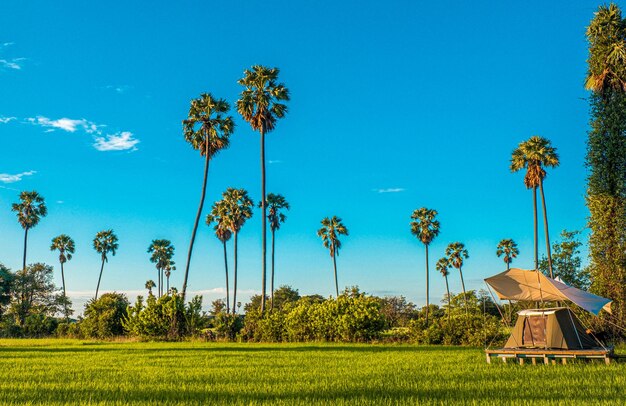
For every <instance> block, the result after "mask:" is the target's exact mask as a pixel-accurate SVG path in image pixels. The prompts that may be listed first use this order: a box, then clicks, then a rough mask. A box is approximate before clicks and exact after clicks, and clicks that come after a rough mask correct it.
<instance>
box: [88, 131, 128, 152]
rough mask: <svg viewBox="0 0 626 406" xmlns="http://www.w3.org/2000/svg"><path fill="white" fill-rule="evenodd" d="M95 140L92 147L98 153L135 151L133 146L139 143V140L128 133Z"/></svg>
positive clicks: (124, 132) (123, 132)
mask: <svg viewBox="0 0 626 406" xmlns="http://www.w3.org/2000/svg"><path fill="white" fill-rule="evenodd" d="M95 140H96V142H95V143H94V144H93V146H94V148H95V149H97V150H98V151H128V150H131V151H136V150H137V147H135V145H137V144H138V143H139V140H138V139H136V138H134V137H133V133H131V132H130V131H122V132H119V133H116V134H109V135H106V136H105V137H96V138H95Z"/></svg>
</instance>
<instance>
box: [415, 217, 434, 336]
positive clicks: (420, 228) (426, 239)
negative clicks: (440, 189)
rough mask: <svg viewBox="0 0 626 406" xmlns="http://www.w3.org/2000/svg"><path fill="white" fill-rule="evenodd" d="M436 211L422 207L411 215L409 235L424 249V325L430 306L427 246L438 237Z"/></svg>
mask: <svg viewBox="0 0 626 406" xmlns="http://www.w3.org/2000/svg"><path fill="white" fill-rule="evenodd" d="M436 216H437V210H433V209H427V208H426V207H422V208H419V209H416V210H415V211H413V214H411V219H412V221H411V234H413V235H414V236H416V237H417V238H418V239H419V240H420V241H421V242H422V244H424V247H425V248H426V325H428V308H429V306H430V296H429V283H428V282H429V281H428V279H429V278H428V271H429V268H428V246H429V245H430V243H431V242H432V241H433V239H435V237H437V236H438V235H439V227H440V224H439V220H435V217H436Z"/></svg>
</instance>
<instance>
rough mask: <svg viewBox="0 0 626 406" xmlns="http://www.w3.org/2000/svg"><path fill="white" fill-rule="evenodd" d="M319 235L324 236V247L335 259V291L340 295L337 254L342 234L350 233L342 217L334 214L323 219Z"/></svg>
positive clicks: (318, 231)
mask: <svg viewBox="0 0 626 406" xmlns="http://www.w3.org/2000/svg"><path fill="white" fill-rule="evenodd" d="M317 235H318V236H319V237H321V238H322V242H323V243H324V247H326V248H328V250H329V251H330V256H331V257H332V259H333V269H334V271H335V293H336V294H337V297H339V283H338V282H337V256H338V255H339V250H340V249H341V241H339V236H340V235H346V236H347V235H348V229H347V228H346V226H345V225H344V224H343V223H342V222H341V218H339V217H337V216H333V217H331V218H328V217H325V218H324V219H323V220H322V228H320V229H319V230H317Z"/></svg>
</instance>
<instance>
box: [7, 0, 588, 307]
mask: <svg viewBox="0 0 626 406" xmlns="http://www.w3.org/2000/svg"><path fill="white" fill-rule="evenodd" d="M146 4H147V3H140V2H130V4H129V2H120V1H109V2H84V1H66V2H62V3H56V2H49V1H28V2H24V1H7V2H5V3H4V4H3V8H4V10H3V13H2V14H1V15H0V26H1V27H2V28H3V29H2V30H1V31H0V86H1V87H2V95H3V97H1V98H0V145H1V148H0V230H1V231H0V262H3V263H4V264H5V265H7V266H9V267H11V268H13V269H16V268H18V267H19V266H20V263H21V253H22V239H23V230H22V229H21V228H20V226H19V224H18V223H17V221H16V218H15V215H14V213H12V212H11V211H10V206H11V203H12V202H15V201H17V195H18V193H19V191H21V190H33V189H35V190H37V191H39V192H40V193H41V194H42V195H43V196H44V197H45V198H46V201H47V203H48V208H49V215H48V217H46V218H44V219H43V220H42V221H41V223H40V225H38V226H37V227H36V228H35V229H33V230H32V232H31V233H30V236H29V253H28V261H29V262H35V261H43V262H46V263H49V264H52V265H57V258H56V255H55V254H53V253H50V252H49V249H48V248H49V245H50V240H51V238H52V237H54V236H55V235H58V234H60V233H67V234H69V235H71V236H72V237H73V238H74V239H75V240H76V243H77V252H76V255H75V257H74V259H73V260H72V261H71V262H70V263H69V264H68V265H67V267H66V269H67V286H68V291H69V292H70V294H71V295H73V297H74V298H75V304H77V303H78V304H77V305H76V306H75V307H80V303H82V301H84V299H85V298H88V297H90V295H92V294H93V293H92V292H93V291H94V290H95V285H96V282H97V277H98V271H99V257H98V255H97V254H96V253H95V251H94V250H93V249H92V247H91V241H92V239H93V237H94V235H95V233H96V232H97V231H100V230H103V229H108V228H112V229H114V231H115V232H116V233H117V234H118V236H119V239H120V248H119V251H118V254H117V255H116V256H115V257H112V258H111V259H110V261H109V263H108V264H107V266H106V267H105V271H104V276H103V281H102V287H101V289H103V290H106V291H111V290H117V291H125V292H128V293H129V295H130V296H131V297H134V295H136V294H137V293H138V292H140V291H141V292H143V291H144V289H143V286H144V283H145V281H146V280H147V279H149V278H152V279H154V278H155V277H156V275H155V271H154V268H153V266H152V264H151V263H150V262H149V261H148V254H147V253H146V249H147V247H148V245H149V243H150V241H151V240H152V239H155V238H168V239H170V240H172V242H173V243H174V245H175V246H176V250H177V253H176V257H175V260H176V261H177V263H178V265H179V270H177V271H176V272H175V273H174V274H173V276H172V284H173V285H174V286H180V285H181V284H182V271H181V269H182V268H183V265H184V262H185V261H184V257H185V255H186V250H187V245H188V242H189V237H190V233H191V228H192V224H193V219H194V216H195V210H196V208H197V204H198V198H199V194H200V185H201V180H202V179H201V177H202V164H203V161H202V159H201V158H200V156H199V154H198V153H197V152H195V151H194V150H192V148H191V147H190V146H189V145H187V144H186V143H185V141H184V140H183V136H182V131H181V121H182V120H183V119H184V118H186V113H187V111H188V108H189V102H190V100H191V99H192V98H195V97H198V95H199V94H200V93H203V92H210V93H212V94H214V95H215V96H217V97H223V98H225V99H227V100H228V101H229V102H230V103H231V105H232V104H234V102H235V101H236V100H237V97H238V95H239V93H240V91H241V88H240V86H239V85H237V83H236V81H237V79H239V78H240V77H241V76H242V72H243V70H244V69H245V68H248V67H250V66H251V65H253V64H264V65H268V66H277V67H279V68H280V69H281V73H280V79H281V81H282V82H284V83H285V85H286V86H287V87H288V88H289V89H290V91H291V97H292V100H291V102H290V103H289V114H288V115H287V117H286V118H285V119H284V120H281V121H280V122H279V123H278V125H277V128H276V130H275V131H274V132H273V133H271V134H270V135H269V136H268V138H267V171H268V181H267V187H268V191H269V192H275V193H281V194H283V195H284V196H285V197H286V198H287V199H288V201H289V202H290V203H291V205H292V210H291V211H290V212H289V213H288V219H287V222H286V223H285V224H284V226H283V228H282V229H281V230H280V232H279V234H278V241H277V265H276V267H277V268H276V269H277V276H276V281H277V285H281V284H289V285H292V286H293V287H295V288H298V289H299V290H300V292H301V293H302V294H311V293H320V294H323V295H325V296H327V295H330V294H331V293H332V292H333V290H334V286H333V279H332V262H331V259H330V257H329V255H328V253H327V251H325V249H324V248H323V247H322V244H321V242H320V241H319V239H318V237H317V236H316V230H317V229H318V228H319V222H320V220H321V219H322V218H323V217H325V216H331V215H338V216H340V217H342V218H343V219H344V222H345V224H346V225H347V227H348V228H349V230H350V236H349V237H347V238H345V239H344V248H343V250H342V252H341V255H340V256H339V258H338V267H339V283H340V286H346V285H359V286H360V287H361V288H362V289H363V290H365V291H367V292H370V293H374V294H378V295H404V296H406V297H407V298H408V299H409V300H411V301H414V302H416V303H418V304H422V303H424V301H425V292H424V265H423V263H424V248H423V246H422V245H421V244H420V243H418V241H417V240H416V239H415V238H414V237H413V236H412V235H411V234H410V229H409V221H410V214H411V212H412V211H413V210H414V209H416V208H419V207H422V206H426V207H429V208H434V209H436V210H438V211H439V219H440V221H441V224H442V228H441V234H440V236H439V237H438V238H437V239H436V240H435V241H434V242H433V244H432V246H431V259H432V261H431V263H432V265H433V267H434V262H435V261H436V259H437V258H439V257H440V256H442V255H443V250H444V249H445V246H446V245H447V244H448V243H449V242H453V241H461V242H464V243H465V244H466V246H467V248H468V250H469V252H470V259H469V260H467V262H466V266H465V268H464V275H465V277H466V281H467V285H468V288H471V289H474V288H482V287H484V284H483V283H482V279H483V278H484V277H486V276H488V275H491V274H494V273H497V272H499V271H501V270H502V269H503V263H502V261H501V260H500V259H498V258H497V257H496V256H495V246H496V244H497V243H498V241H499V240H500V239H502V238H513V239H515V240H516V241H518V243H519V245H520V249H521V256H520V258H519V259H518V260H517V261H516V262H515V265H517V266H520V267H527V268H530V267H532V261H533V257H532V206H531V198H532V196H531V192H530V191H527V190H526V189H525V188H524V186H523V182H522V178H523V175H522V174H521V173H518V174H511V173H510V172H509V169H508V164H509V157H510V153H511V151H512V150H513V148H514V147H515V146H516V145H517V144H518V143H519V142H520V141H523V140H525V139H527V138H528V137H530V136H531V135H534V134H538V135H542V136H544V137H547V138H549V139H550V140H552V142H553V145H554V146H556V147H557V149H558V152H559V154H560V158H561V166H560V167H559V168H557V169H554V170H550V172H549V176H548V179H547V180H546V199H547V204H548V211H549V215H550V231H551V235H552V239H553V240H554V239H556V237H557V235H558V233H559V232H560V231H561V230H562V229H564V228H567V229H582V228H584V226H585V221H586V220H585V219H586V216H587V210H586V208H585V205H584V193H585V176H586V172H585V168H584V155H585V139H586V131H587V129H588V121H589V116H588V110H589V107H588V103H587V101H586V100H585V98H586V96H587V93H586V92H585V90H584V89H583V80H584V76H585V71H586V65H585V59H586V56H587V50H586V42H585V35H584V33H585V27H586V25H587V24H588V23H589V20H590V19H591V18H592V17H593V12H594V11H595V9H596V8H597V5H598V3H595V2H590V1H584V2H583V1H555V2H550V3H548V4H546V3H545V2H539V1H530V2H523V3H516V2H496V1H492V2H483V1H480V2H460V1H459V2H446V3H439V2H414V1H392V2H386V3H381V2H371V1H358V2H357V1H344V2H334V1H319V2H293V1H264V2H256V1H240V2H214V1H180V2H151V3H150V5H149V7H146ZM232 114H233V116H234V118H235V121H236V124H237V128H236V131H235V133H234V135H233V137H232V139H231V147H230V148H229V149H228V150H226V151H224V152H222V153H221V154H220V155H219V156H218V157H216V159H215V160H214V161H213V163H212V164H211V170H210V174H209V185H208V189H207V205H206V207H207V208H208V207H210V205H211V204H212V202H213V201H215V200H217V199H218V198H219V197H220V194H221V192H222V191H223V190H224V189H225V188H227V187H229V186H233V187H243V188H246V189H247V190H248V191H249V192H250V194H251V196H252V198H253V199H254V200H255V201H258V200H259V196H260V174H259V169H258V168H259V156H258V155H259V137H258V134H256V133H254V132H252V131H251V129H250V127H249V125H247V123H245V122H243V120H242V119H241V118H240V117H239V116H238V115H237V113H236V112H235V111H233V113H232ZM260 231H261V224H260V212H258V211H257V212H256V213H255V216H254V217H253V219H252V220H250V221H249V222H248V223H247V224H246V226H245V227H244V229H243V231H242V233H241V237H240V250H239V251H240V273H239V274H240V281H239V286H240V292H239V295H240V296H241V297H242V298H243V300H244V301H245V300H246V299H247V298H248V297H249V295H250V294H252V293H254V292H258V291H259V290H260V274H261V267H260V247H261V239H260ZM540 231H541V230H540ZM543 244H544V242H543V238H542V239H541V240H540V246H541V247H543ZM220 249H221V247H220V244H219V242H218V241H217V239H216V238H215V237H214V236H213V235H212V234H211V233H210V230H209V229H208V227H206V226H201V227H200V232H199V237H198V239H197V242H196V248H195V250H194V257H193V261H192V266H191V271H190V290H191V291H196V292H201V293H203V294H205V300H206V302H205V304H207V302H208V301H210V300H213V299H215V298H217V297H222V296H224V293H223V288H224V281H223V262H222V257H221V250H220ZM542 251H543V250H542ZM231 252H232V250H231ZM231 260H232V258H231ZM431 272H432V273H431V280H432V281H433V282H432V284H433V285H432V292H431V297H432V299H431V301H438V300H439V298H440V297H441V296H442V294H443V292H444V289H445V288H444V283H443V279H442V278H441V277H440V276H439V275H438V274H436V273H435V271H434V269H433V270H432V271H431ZM56 279H57V282H58V283H59V284H60V275H57V276H56ZM451 288H452V290H453V291H457V292H458V291H459V290H460V281H459V280H458V275H457V274H456V273H455V272H453V273H452V277H451Z"/></svg>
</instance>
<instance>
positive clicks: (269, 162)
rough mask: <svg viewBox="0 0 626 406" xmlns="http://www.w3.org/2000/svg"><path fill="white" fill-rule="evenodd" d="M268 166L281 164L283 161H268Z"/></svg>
mask: <svg viewBox="0 0 626 406" xmlns="http://www.w3.org/2000/svg"><path fill="white" fill-rule="evenodd" d="M267 163H268V164H270V165H271V164H282V163H283V161H281V160H280V159H270V160H268V161H267Z"/></svg>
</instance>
